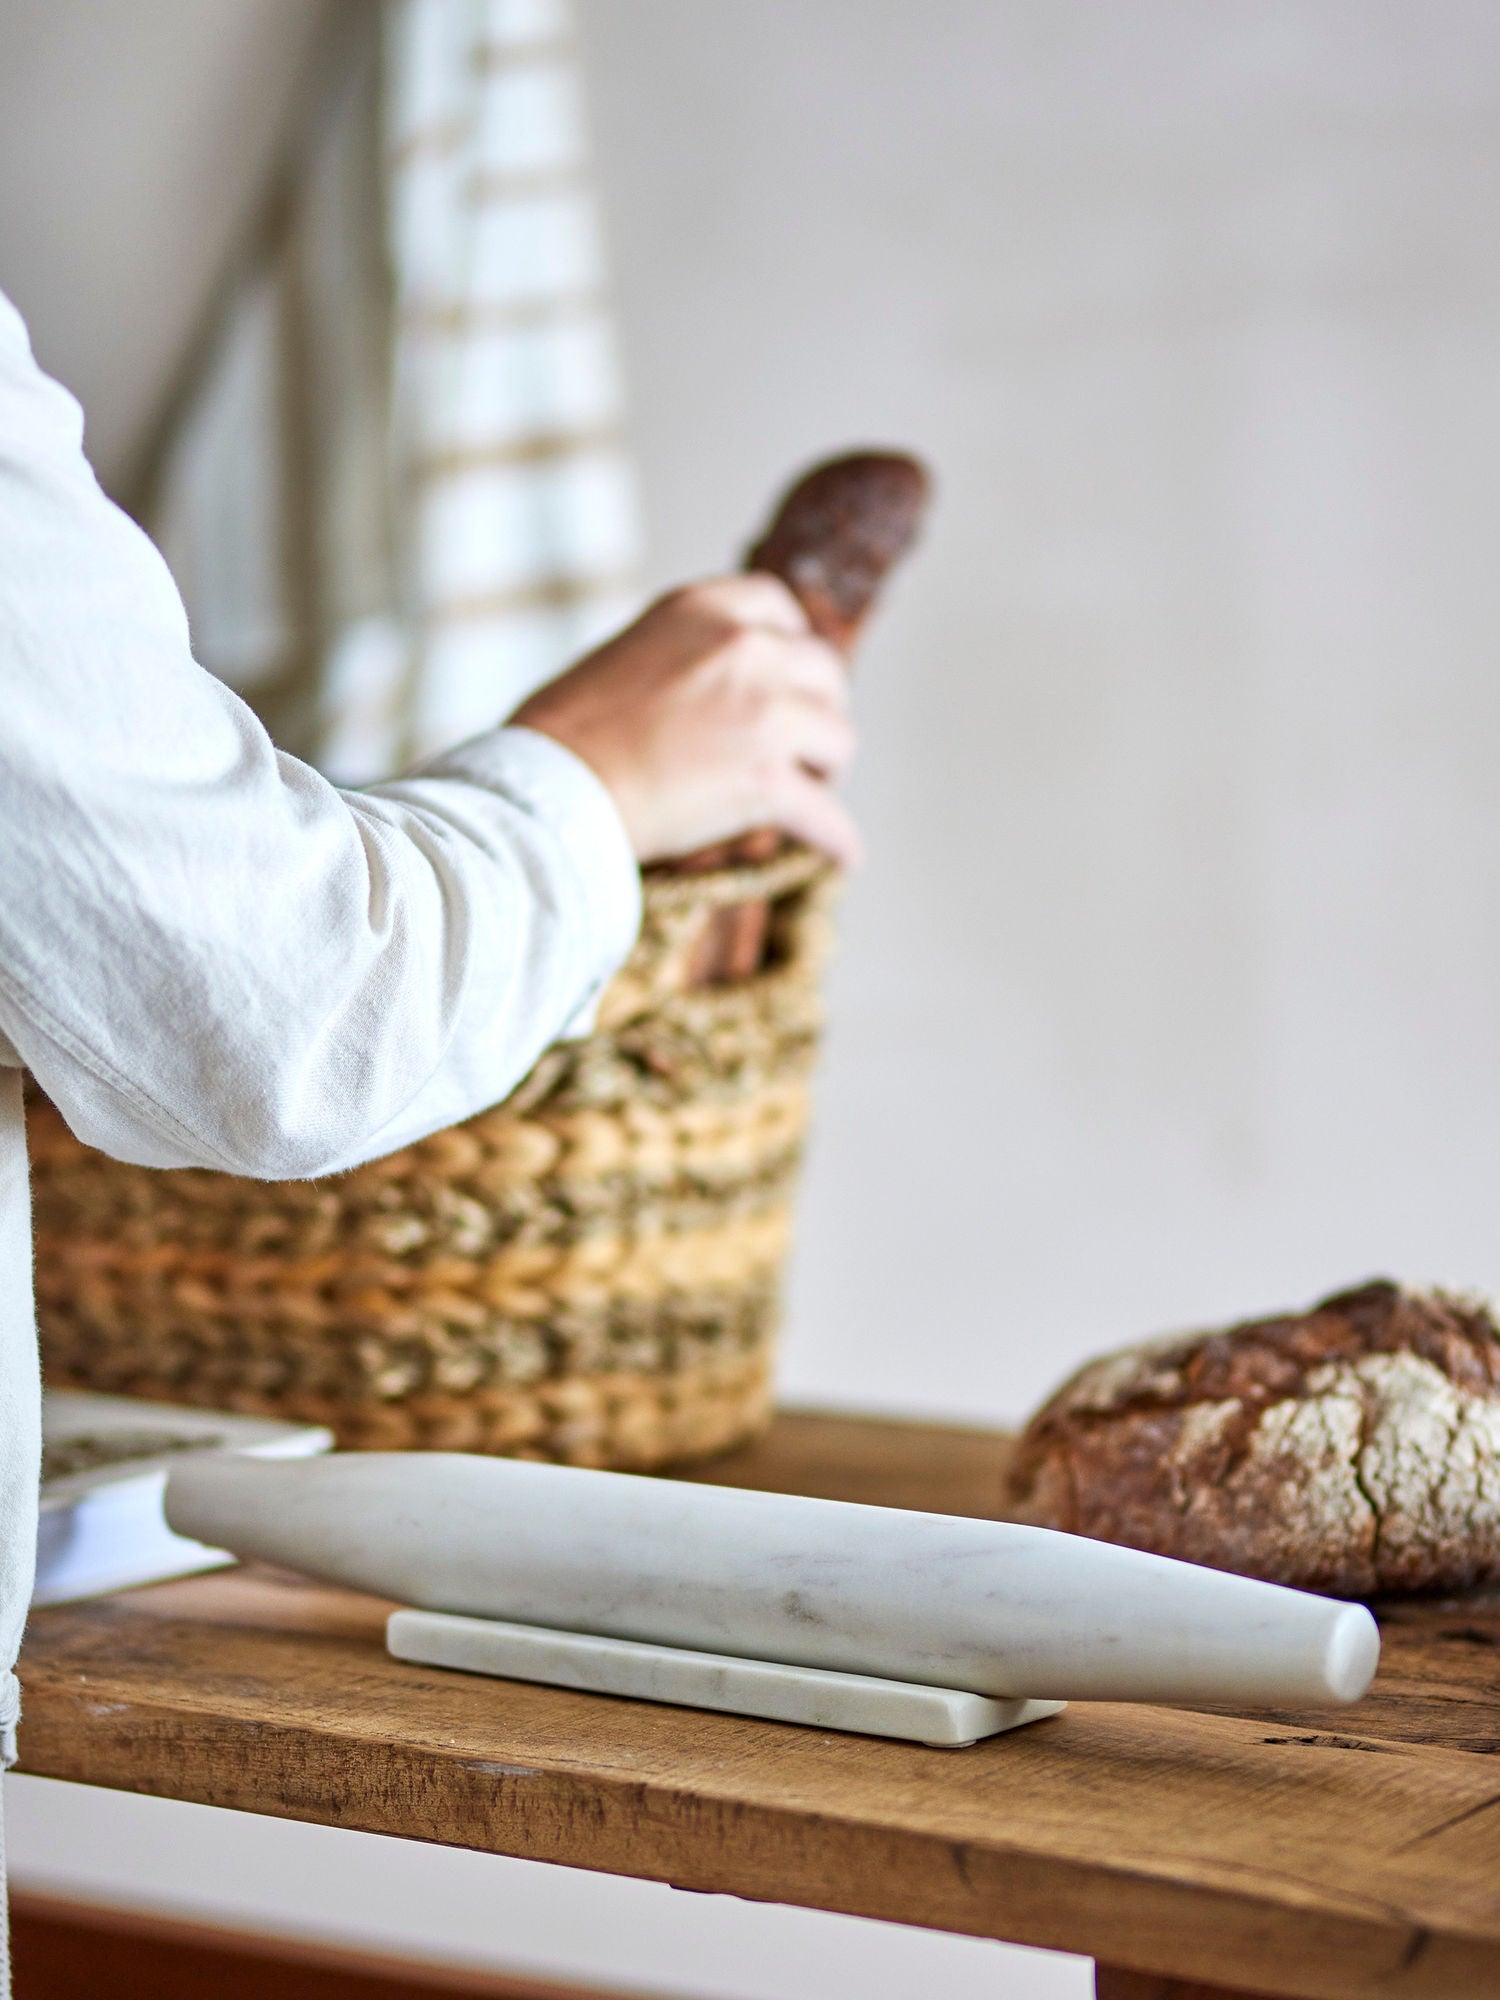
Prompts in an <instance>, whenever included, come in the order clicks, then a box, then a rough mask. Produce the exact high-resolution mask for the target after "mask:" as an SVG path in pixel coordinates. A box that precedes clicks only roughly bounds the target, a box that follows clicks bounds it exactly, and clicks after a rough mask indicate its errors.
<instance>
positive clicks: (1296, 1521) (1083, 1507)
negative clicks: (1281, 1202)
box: [1010, 1279, 1500, 1597]
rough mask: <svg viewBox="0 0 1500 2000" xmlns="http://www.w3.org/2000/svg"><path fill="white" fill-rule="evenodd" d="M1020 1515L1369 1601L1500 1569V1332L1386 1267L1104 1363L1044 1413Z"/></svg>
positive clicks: (1477, 1313) (1022, 1444)
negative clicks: (1314, 1300) (1279, 1311)
mask: <svg viewBox="0 0 1500 2000" xmlns="http://www.w3.org/2000/svg"><path fill="white" fill-rule="evenodd" d="M1010 1489H1011V1490H1010V1510H1011V1512H1012V1513H1013V1514H1014V1516H1015V1518H1016V1519H1018V1520H1025V1521H1031V1522H1034V1523H1036V1524H1037V1525H1039V1526H1042V1527H1050V1528H1063V1529H1066V1530H1068V1531H1069V1532H1071V1533H1074V1534H1080V1535H1092V1536H1095V1537H1097V1538H1098V1539H1099V1540H1101V1541H1106V1542H1121V1543H1124V1544H1125V1545H1126V1546H1127V1547H1129V1548H1137V1549H1150V1550H1153V1551H1154V1552H1155V1553H1157V1554H1158V1555H1166V1556H1179V1557H1181V1558H1183V1559H1184V1560H1186V1561H1188V1562H1198V1563H1207V1564H1209V1565H1210V1566H1211V1567H1213V1568H1215V1569H1227V1570H1237V1571H1239V1572H1241V1573H1242V1574H1243V1575H1246V1576H1259V1577H1267V1578H1269V1579H1271V1580H1272V1581H1274V1582H1277V1583H1290V1584H1296V1585H1299V1586H1300V1587H1302V1588H1304V1589H1309V1590H1323V1591H1329V1592H1332V1593H1333V1594H1334V1595H1336V1596H1340V1597H1367V1596H1371V1595H1374V1594H1376V1593H1379V1592H1382V1591H1401V1590H1460V1589H1464V1588H1466V1587H1468V1586H1470V1585H1472V1584H1475V1583H1479V1582H1482V1581H1485V1580H1487V1579H1492V1578H1495V1577H1500V1330H1497V1328H1496V1324H1495V1320H1494V1319H1493V1317H1492V1316H1491V1313H1490V1310H1489V1308H1488V1307H1487V1306H1485V1305H1483V1304H1480V1303H1478V1302H1477V1301H1475V1300H1472V1299H1467V1298H1459V1297H1455V1296H1453V1295H1451V1294H1449V1293H1447V1292H1440V1291H1416V1290H1411V1289H1408V1288H1406V1287H1403V1286H1400V1285H1395V1284H1392V1283H1391V1282H1390V1281H1389V1280H1386V1279H1375V1280H1372V1281H1371V1282H1370V1283H1368V1284H1365V1285H1361V1286H1359V1287H1358V1288H1357V1289H1356V1290H1353V1291H1348V1292H1341V1293H1338V1294H1336V1295H1335V1296H1334V1297H1332V1298H1328V1299H1324V1300H1323V1301H1322V1303H1321V1304H1320V1305H1317V1306H1314V1307H1313V1308H1312V1310H1311V1311H1310V1312H1306V1313H1293V1314H1286V1315H1283V1316H1280V1317H1277V1318H1274V1319H1263V1320H1252V1321H1247V1322H1246V1323H1245V1324H1244V1325H1241V1326H1233V1327H1229V1328H1227V1329H1225V1330H1221V1331H1218V1332H1211V1333H1197V1334H1189V1335H1185V1336H1182V1337H1181V1338H1177V1339H1171V1340H1162V1341H1154V1342H1150V1343H1148V1344H1146V1345H1143V1346H1139V1347H1130V1348H1125V1349H1123V1350H1122V1351H1121V1352H1119V1353H1117V1354H1110V1355H1106V1356H1104V1357H1103V1358H1102V1359H1100V1360H1098V1361H1092V1362H1090V1363H1089V1364H1088V1365H1087V1366H1086V1367H1084V1368H1081V1369H1080V1370H1079V1371H1078V1373H1077V1374H1076V1375H1074V1376H1073V1377H1072V1378H1071V1379H1070V1380H1069V1381H1067V1382H1065V1383H1064V1384H1063V1386H1062V1388H1060V1389H1059V1390H1058V1391H1057V1393H1056V1394H1055V1395H1054V1396H1053V1397H1052V1398H1051V1399H1050V1401H1048V1402H1047V1403H1046V1404H1045V1405H1044V1406H1043V1407H1042V1408H1041V1409H1040V1410H1039V1411H1038V1412H1037V1414H1036V1415H1035V1416H1034V1417H1033V1418H1032V1420H1031V1422H1030V1423H1029V1424H1028V1425H1027V1426H1026V1429H1025V1431H1024V1432H1023V1433H1022V1435H1021V1437H1020V1439H1019V1440H1018V1443H1017V1448H1016V1452H1015V1456H1014V1458H1013V1460H1012V1462H1011V1469H1010Z"/></svg>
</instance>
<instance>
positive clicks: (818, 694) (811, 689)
mask: <svg viewBox="0 0 1500 2000" xmlns="http://www.w3.org/2000/svg"><path fill="white" fill-rule="evenodd" d="M774 643H775V645H776V649H777V657H776V658H775V660H774V661H773V662H771V665H770V670H771V672H773V673H774V675H775V677H776V679H777V680H778V681H779V682H780V683H781V685H782V686H783V687H787V688H792V689H795V691H796V692H797V693H798V694H802V695H810V696H812V697H813V698H814V699H815V700H817V701H821V702H823V703H825V704H826V705H827V706H829V707H832V708H836V709H839V710H843V709H845V708H847V707H848V706H849V669H848V668H847V667H846V666H845V665H844V662H843V661H842V660H841V659H840V658H839V656H838V654H837V653H836V652H835V651H834V650H833V648H832V646H829V645H826V644H825V643H824V642H823V640H821V639H815V638H813V636H812V635H811V633H808V634H807V635H806V636H803V637H798V638H795V639H793V638H787V639H777V640H776V641H775V642H774Z"/></svg>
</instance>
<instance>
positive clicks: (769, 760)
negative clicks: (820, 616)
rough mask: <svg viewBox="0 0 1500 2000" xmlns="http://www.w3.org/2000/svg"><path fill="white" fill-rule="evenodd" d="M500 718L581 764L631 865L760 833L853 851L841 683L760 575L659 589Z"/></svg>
mask: <svg viewBox="0 0 1500 2000" xmlns="http://www.w3.org/2000/svg"><path fill="white" fill-rule="evenodd" d="M510 719H511V721H512V722H513V723H516V724H518V725H520V726H521V727H524V728H526V729H535V730H537V731H539V732H540V734H542V735H543V736H550V737H552V738H553V740H554V741H555V742H558V743H561V744H562V745H563V746H564V748H566V749H569V750H571V751H573V752H574V753H575V754H576V755H577V756H579V757H581V758H582V759H583V761H584V762H585V763H586V764H587V765H589V767H590V768H591V769H592V770H593V771H594V772H595V774H596V775H597V776H598V777H599V778H600V779H601V780H602V781H603V783H604V784H605V785H606V786H607V787H608V789H609V791H610V792H611V794H612V795H613V797H614V800H615V803H616V805H617V806H618V807H619V809H620V815H621V817H622V818H623V820H624V822H625V826H626V829H627V831H628V832H629V835H630V839H631V843H632V845H633V846H634V848H635V852H636V858H637V859H638V860H640V861H642V862H647V861H662V860H666V859H668V858H669V857H675V856H679V855H685V854H690V853H692V852H693V851H694V850H696V849H698V848H703V847H708V846H711V845H713V844H714V843H716V842H718V841H723V840H730V839H733V838H734V837H735V836H736V835H738V834H742V833H746V832H748V831H750V830H751V829H752V828H756V827H764V826H775V827H780V828H782V829H783V830H784V831H785V832H787V833H790V834H794V835H796V836H797V837H798V838H799V839H801V840H805V841H807V842H808V843H809V845H811V846H813V847H818V848H821V849H822V850H823V851H824V852H825V853H827V854H829V855H831V856H832V857H833V858H834V860H836V861H839V862H842V863H844V864H845V865H849V864H852V863H854V862H856V861H857V860H858V859H859V857H860V853H861V846H860V839H859V834H858V831H857V829H856V828H855V825H854V822H853V820H852V819H851V818H850V816H849V814H848V812H847V811H846V809H845V808H844V806H843V805H842V804H841V803H840V801H839V799H838V798H837V797H836V795H835V793H834V791H833V785H834V783H835V781H836V780H837V779H838V778H840V777H841V776H842V775H843V773H844V771H845V770H846V769H847V768H848V765H849V761H850V758H851V757H852V755H853V752H854V727H853V724H852V723H851V721H850V719H849V696H848V676H847V673H846V671H845V668H844V665H843V663H842V661H841V660H840V658H839V656H838V654H837V653H836V652H835V651H834V650H833V648H832V647H831V646H829V645H827V644H825V643H824V642H823V641H822V640H821V639H818V638H815V637H814V636H813V634H812V631H811V629H810V627H809V625H808V621H807V617H806V614H805V613H804V612H803V610H802V608H801V606H800V605H799V604H798V602H797V600H796V598H795V597H794V596H793V595H792V593H791V591H790V590H788V589H787V588H786V586H785V585H784V584H782V583H779V582H778V581H777V580H776V579H775V578H774V577H771V576H765V575H746V576H726V577H716V578H713V579H711V580H709V581H708V582H705V583H694V584H689V585H687V586H686V587H685V588H684V589H681V590H674V591H672V592H671V593H670V594H669V595H668V596H666V597H663V598H660V599H658V600H657V602H656V603H655V604H653V605H651V606H650V608H649V609H648V610H647V611H645V612H644V613H643V614H642V616H641V617H640V618H638V619H637V620H636V622H635V623H634V624H633V625H631V626H628V627H627V628H626V630H625V631H623V632H621V633H620V634H619V635H618V636H617V637H615V638H613V639H611V640H609V641H608V642H607V643H606V644H605V645H603V646H601V647H599V649H598V650H597V651H596V652H593V653H590V654H589V655H588V656H587V658H585V659H583V660H580V661H579V663H578V664H577V666H575V667H573V668H571V669H570V670H569V671H568V672H567V673H565V674H563V675H562V676H561V678H560V679H558V680H555V681H553V682H551V683H550V685H548V686H547V687H544V688H541V689H539V690H538V692H537V693H536V694H534V695H532V696H531V697H530V698H529V699H528V700H527V701H524V702H523V703H522V704H521V706H520V707H519V708H518V709H517V710H516V712H515V714H514V715H513V716H512V717H511V718H510Z"/></svg>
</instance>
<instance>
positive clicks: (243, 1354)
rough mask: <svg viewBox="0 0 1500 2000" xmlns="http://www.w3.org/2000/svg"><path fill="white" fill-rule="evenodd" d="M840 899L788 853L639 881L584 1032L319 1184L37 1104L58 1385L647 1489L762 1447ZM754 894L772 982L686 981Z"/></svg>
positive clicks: (824, 872) (44, 1319) (826, 874)
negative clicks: (501, 1088) (631, 926)
mask: <svg viewBox="0 0 1500 2000" xmlns="http://www.w3.org/2000/svg"><path fill="white" fill-rule="evenodd" d="M832 889H833V878H832V875H831V873H830V871H829V869H828V868H827V866H826V865H825V864H824V863H822V862H821V861H819V860H818V859H817V858H816V857H814V856H812V855H810V854H807V853H806V852H804V851H802V850H795V851H792V852H788V853H784V854H782V855H780V856H779V857H778V858H776V859H775V860H773V861H771V862H768V863H766V864H764V865H762V866H758V867H749V868H734V869H725V870H720V871H718V872H714V873H708V874H703V875H698V876H662V877H648V879H647V882H646V889H645V919H644V923H643V925H642V931H641V937H640V941H639V943H638V944H637V946H636V949H635V951H634V953H633V954H632V956H631V958H630V960H629V962H628V963H627V965H626V966H625V967H624V969H623V971H622V972H621V973H620V975H619V977H618V978H617V979H616V980H615V982H614V983H613V985H612V986H611V987H610V988H609V990H608V992H607V993H606V995H605V998H604V1001H603V1003H602V1005H601V1007H600V1010H599V1018H598V1025H597V1028H596V1030H595V1032H594V1033H593V1034H592V1035H591V1036H590V1037H589V1038H588V1039H586V1040H583V1041H578V1042H572V1043H562V1044H558V1045H557V1046H556V1047H554V1048H552V1049H550V1050H549V1051H548V1052H547V1054H546V1055H544V1056H543V1058H542V1060H541V1061H540V1062H539V1063H538V1065H537V1067H536V1069H535V1070H534V1071H533V1072H532V1074H531V1075H530V1076H529V1077H528V1078H527V1079H526V1081H525V1082H524V1083H523V1084H522V1085H521V1086H520V1088H519V1089H518V1090H516V1091H515V1092H514V1093H513V1095H512V1096H511V1097H510V1098H509V1099H508V1100H507V1101H506V1102H505V1103H504V1104H501V1105H498V1106H496V1107H495V1108H494V1109H493V1110H490V1111H485V1112H481V1113H480V1114H479V1115H478V1116H477V1117H475V1118H471V1119H469V1120H468V1121H467V1122H466V1123H464V1124H462V1125H458V1126H454V1127H453V1128H452V1129H450V1130H448V1131H444V1132H439V1133H436V1134H435V1135H434V1136H433V1137H431V1138H429V1139H424V1140H421V1141H420V1142H419V1143H417V1144H415V1145H412V1146H409V1147H407V1148H406V1149H405V1150H404V1151H402V1152H399V1153H395V1154H392V1155H391V1156H390V1157H388V1158H386V1159H383V1160H375V1161H372V1162H371V1163H370V1164H368V1165H366V1166H362V1167H357V1168H355V1169H354V1170H353V1171H352V1172H349V1173H346V1174H341V1175H338V1176H335V1177H330V1178H327V1179H324V1180H316V1181H285V1182H259V1181H250V1180H242V1179H239V1178H236V1177H235V1176H232V1175H228V1174H220V1173H213V1172H208V1171H202V1170H197V1169H191V1170H186V1169H184V1170H172V1171H160V1170H152V1169H148V1168H141V1167H133V1166H126V1165H123V1164H121V1163H120V1162H119V1161H116V1160H112V1159H109V1158H107V1157H106V1156H105V1155H103V1154H102V1153H98V1152H95V1151H93V1150H92V1149H90V1148H89V1147H87V1146H84V1145H81V1144H80V1143H79V1141H78V1140H77V1139H75V1138H74V1137H73V1136H72V1134H71V1133H70V1132H69V1131H68V1129H67V1127H66V1126H65V1125H64V1123H63V1121H62V1119H61V1117H60V1116H59V1115H58V1113H57V1111H56V1110H55V1109H54V1108H53V1107H52V1105H50V1104H49V1103H47V1102H46V1100H45V1099H44V1098H41V1097H40V1096H37V1097H35V1098H33V1100H32V1103H31V1108H30V1113H29V1120H28V1124H29V1133H30V1142H31V1156H32V1171H33V1176H34V1190H35V1194H34V1198H35V1221H36V1246H37V1273H36V1276H37V1309H38V1316H39V1320H40V1326H41V1335H42V1352H43V1364H44V1367H45V1370H46V1374H47V1378H48V1380H49V1381H50V1382H51V1383H52V1384H53V1385H54V1386H64V1385H66V1386H69V1387H81V1388H91V1389H103V1390H111V1391H115V1392H119V1393H127V1394H134V1395H141V1396H150V1397H155V1398H159V1399H161V1400H164V1401H168V1402H178V1403H194V1404H200V1405H205V1406H209V1407H212V1408H218V1409H232V1410H245V1411H253V1412H258V1413H264V1414H266V1415H272V1416H279V1417H286V1418H295V1419H299V1420H304V1421H310V1422H314V1423H320V1424H326V1425H327V1426H328V1427H329V1428H330V1429H331V1430H332V1431H333V1432H334V1433H335V1435H336V1436H337V1438H338V1440H339V1442H340V1444H342V1445H344V1446H352V1447H357V1448H364V1449H412V1448H432V1449H447V1450H465V1451H491V1452H505V1453H510V1454H514V1455H517V1456H523V1457H531V1458H549V1459H558V1460H562V1461H565V1462H566V1463H568V1464H573V1465H597V1466H616V1467H628V1468H635V1469H642V1470H644V1469H648V1468H651V1467H654V1466H659V1465H665V1464H669V1463H672V1462H678V1461H684V1460H688V1459H692V1458H701V1457H705V1456H708V1455H710V1454H712V1453H714V1452H716V1451H721V1450H724V1449H727V1448H728V1447H729V1446H731V1445H734V1444H736V1443H738V1442H739V1441H741V1440H743V1439H745V1438H747V1437H749V1436H751V1435H753V1434H754V1433H755V1432H756V1431H757V1430H758V1429H759V1428H760V1427H761V1426H762V1425H763V1423H764V1421H765V1419H766V1418H767V1416H768V1414H769V1410H770V1396H771V1381H772V1361H773V1350H774V1343H775V1336H776V1323H777V1312H778V1293H779V1288H780V1277H781V1270H782V1264H783V1260H784V1257H785V1254H786V1249H787V1238H788V1225H789V1220H790V1205H791V1199H792V1193H793V1187H794V1182H795V1179H796V1174H797V1168H798V1163H799V1158H800V1154H801V1149H802V1141H803V1132H804V1127H805V1123H806V1116H807V1084H808V1074H809V1071H810V1068H811V1066H812V1062H813V1059H814V1056H815V1053H816V1048H817V1042H818V1036H819V1029H820V1025H821V1001H820V987H821V978H820V975H821V970H822V965H823V960H824V956H825V951H826V946H827V942H828V938H829V932H830V925H829V914H828V912H829V902H830V897H831V894H832ZM762 902H765V903H768V904H769V906H770V910H771V921H770V932H769V942H768V947H767V950H766V954H765V961H764V964H763V967H762V969H761V970H759V971H758V972H756V973H755V974H754V975H753V976H751V977H748V978H745V979H742V980H738V981H734V982H732V983H723V984H711V985H703V984H701V983H700V976H701V975H698V974H695V972H694V965H695V960H696V958H697V956H698V955H699V953H700V947H701V943H702V939H703V937H704V934H705V925H707V924H711V923H713V922H714V921H715V914H714V913H715V912H716V911H726V910H730V909H735V908H743V907H745V906H746V905H747V904H748V905H750V906H751V907H754V906H756V905H757V904H759V903H762ZM719 921H721V922H722V921H723V919H719Z"/></svg>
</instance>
